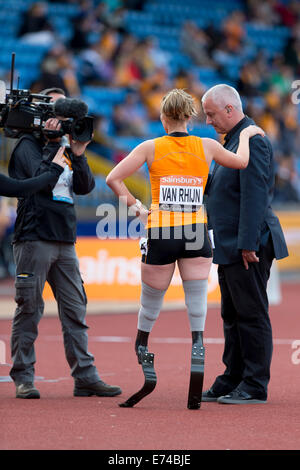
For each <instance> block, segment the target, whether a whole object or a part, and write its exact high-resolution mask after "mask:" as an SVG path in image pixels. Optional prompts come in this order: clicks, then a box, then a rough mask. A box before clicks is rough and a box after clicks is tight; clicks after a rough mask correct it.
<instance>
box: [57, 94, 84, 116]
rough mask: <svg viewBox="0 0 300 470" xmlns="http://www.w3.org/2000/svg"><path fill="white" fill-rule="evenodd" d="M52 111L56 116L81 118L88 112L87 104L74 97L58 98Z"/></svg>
mask: <svg viewBox="0 0 300 470" xmlns="http://www.w3.org/2000/svg"><path fill="white" fill-rule="evenodd" d="M54 112H55V114H56V115H57V116H63V117H66V118H75V119H82V118H83V117H85V116H86V115H87V113H88V106H87V105H86V104H85V103H84V102H83V101H81V100H78V99H76V98H59V99H58V100H56V101H55V103H54Z"/></svg>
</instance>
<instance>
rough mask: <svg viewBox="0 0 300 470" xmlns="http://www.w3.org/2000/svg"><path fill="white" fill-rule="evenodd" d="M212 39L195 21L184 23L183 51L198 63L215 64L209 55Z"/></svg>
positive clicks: (207, 65)
mask: <svg viewBox="0 0 300 470" xmlns="http://www.w3.org/2000/svg"><path fill="white" fill-rule="evenodd" d="M209 43H210V39H209V37H208V36H207V34H206V32H205V31H204V30H202V29H200V28H198V26H197V25H196V24H195V23H194V22H193V21H187V22H186V23H184V25H183V27H182V30H181V46H182V51H183V52H184V53H185V54H187V55H188V56H189V57H190V58H191V59H192V60H193V61H194V63H195V64H196V65H199V66H204V67H212V66H214V62H213V60H212V59H211V57H210V55H209V52H208V51H209Z"/></svg>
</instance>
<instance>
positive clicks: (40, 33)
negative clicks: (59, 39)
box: [18, 2, 55, 44]
mask: <svg viewBox="0 0 300 470" xmlns="http://www.w3.org/2000/svg"><path fill="white" fill-rule="evenodd" d="M18 37H19V38H21V39H22V40H23V41H27V42H31V43H36V44H42V43H44V44H47V43H49V44H50V43H52V42H53V41H54V39H55V34H54V29H53V26H52V24H51V23H50V21H49V20H48V17H47V4H46V3H44V2H37V3H34V4H33V5H31V6H30V8H29V9H28V11H27V12H25V14H24V16H23V21H22V23H21V27H20V29H19V32H18Z"/></svg>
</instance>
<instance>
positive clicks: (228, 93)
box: [201, 83, 243, 111]
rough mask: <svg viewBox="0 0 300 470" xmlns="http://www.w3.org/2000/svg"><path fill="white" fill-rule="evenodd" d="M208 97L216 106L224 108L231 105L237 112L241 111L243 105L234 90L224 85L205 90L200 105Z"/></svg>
mask: <svg viewBox="0 0 300 470" xmlns="http://www.w3.org/2000/svg"><path fill="white" fill-rule="evenodd" d="M208 97H209V98H211V99H212V100H213V102H214V103H216V104H217V105H220V106H224V107H225V106H227V105H228V104H231V105H232V106H233V107H234V108H236V109H238V110H239V111H243V105H242V101H241V98H240V95H239V93H238V92H237V90H236V89H235V88H233V87H232V86H229V85H226V84H225V83H221V84H220V85H215V86H213V87H212V88H209V90H207V91H206V92H205V93H204V95H203V96H202V99H201V101H202V103H204V102H205V101H206V99H207V98H208Z"/></svg>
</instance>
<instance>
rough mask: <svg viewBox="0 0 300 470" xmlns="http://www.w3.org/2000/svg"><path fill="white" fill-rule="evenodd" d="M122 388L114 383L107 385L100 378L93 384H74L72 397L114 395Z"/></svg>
mask: <svg viewBox="0 0 300 470" xmlns="http://www.w3.org/2000/svg"><path fill="white" fill-rule="evenodd" d="M121 393H122V390H121V389H120V387H117V386H116V385H107V384H106V383H104V382H103V381H102V380H99V381H98V382H95V383H93V384H80V385H79V384H76V383H75V387H74V397H91V396H92V395H96V396H97V397H115V396H116V395H120V394H121Z"/></svg>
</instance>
